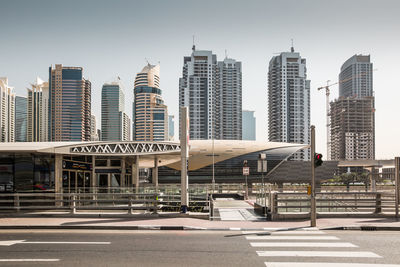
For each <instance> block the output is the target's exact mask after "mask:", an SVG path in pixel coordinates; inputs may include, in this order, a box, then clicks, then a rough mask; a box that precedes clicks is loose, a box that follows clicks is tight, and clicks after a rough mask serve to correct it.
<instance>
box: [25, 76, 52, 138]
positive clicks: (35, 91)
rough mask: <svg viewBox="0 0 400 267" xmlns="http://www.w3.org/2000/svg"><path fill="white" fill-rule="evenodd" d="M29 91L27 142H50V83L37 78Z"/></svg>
mask: <svg viewBox="0 0 400 267" xmlns="http://www.w3.org/2000/svg"><path fill="white" fill-rule="evenodd" d="M27 90H28V103H27V110H28V121H27V140H28V142H46V141H48V140H49V139H48V131H49V83H48V82H45V81H43V80H41V79H40V78H39V77H37V78H36V81H35V82H34V83H32V84H31V88H28V89H27Z"/></svg>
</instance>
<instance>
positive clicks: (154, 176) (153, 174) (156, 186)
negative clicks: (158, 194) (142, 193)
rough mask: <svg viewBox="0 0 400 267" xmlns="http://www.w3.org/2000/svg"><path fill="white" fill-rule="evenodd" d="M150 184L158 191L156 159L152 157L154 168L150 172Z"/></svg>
mask: <svg viewBox="0 0 400 267" xmlns="http://www.w3.org/2000/svg"><path fill="white" fill-rule="evenodd" d="M152 183H153V185H154V187H155V188H156V189H158V157H157V156H154V168H153V170H152Z"/></svg>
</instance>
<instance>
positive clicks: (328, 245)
mask: <svg viewBox="0 0 400 267" xmlns="http://www.w3.org/2000/svg"><path fill="white" fill-rule="evenodd" d="M250 245H251V246H252V247H316V248H318V247H321V248H356V247H358V246H356V245H354V244H352V243H348V242H335V243H323V242H310V243H307V242H251V243H250Z"/></svg>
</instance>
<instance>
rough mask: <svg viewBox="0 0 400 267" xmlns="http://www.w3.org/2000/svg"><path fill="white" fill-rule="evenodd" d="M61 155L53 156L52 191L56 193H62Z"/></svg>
mask: <svg viewBox="0 0 400 267" xmlns="http://www.w3.org/2000/svg"><path fill="white" fill-rule="evenodd" d="M62 161H63V155H62V154H55V162H54V191H55V192H56V193H62V183H63V181H62V179H63V177H62V173H63V166H62Z"/></svg>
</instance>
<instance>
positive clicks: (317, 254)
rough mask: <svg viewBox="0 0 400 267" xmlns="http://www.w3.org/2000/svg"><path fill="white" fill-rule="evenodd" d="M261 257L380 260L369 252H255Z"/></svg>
mask: <svg viewBox="0 0 400 267" xmlns="http://www.w3.org/2000/svg"><path fill="white" fill-rule="evenodd" d="M257 254H258V256H263V257H340V258H382V257H381V256H379V255H377V254H375V253H373V252H369V251H291V250H286V251H257Z"/></svg>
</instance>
